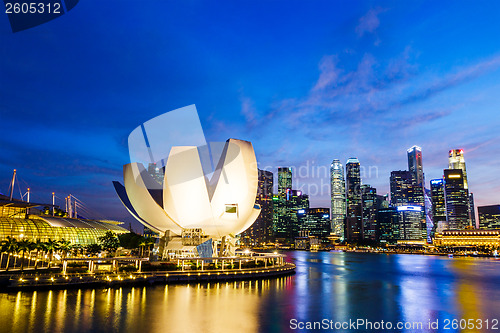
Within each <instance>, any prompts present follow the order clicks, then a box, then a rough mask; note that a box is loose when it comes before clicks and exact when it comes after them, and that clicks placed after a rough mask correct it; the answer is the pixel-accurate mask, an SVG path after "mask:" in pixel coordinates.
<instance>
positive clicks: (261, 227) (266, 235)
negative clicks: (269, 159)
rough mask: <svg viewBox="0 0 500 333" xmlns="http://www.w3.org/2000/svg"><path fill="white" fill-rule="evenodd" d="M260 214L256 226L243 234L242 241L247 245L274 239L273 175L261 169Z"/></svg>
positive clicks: (258, 190) (258, 202) (259, 188)
mask: <svg viewBox="0 0 500 333" xmlns="http://www.w3.org/2000/svg"><path fill="white" fill-rule="evenodd" d="M255 202H256V203H257V204H259V205H260V209H261V211H260V214H259V216H258V217H257V219H256V220H255V222H254V224H252V226H251V227H250V228H248V229H247V230H246V231H245V232H243V233H242V234H241V236H240V239H241V240H242V241H243V242H244V243H245V244H247V245H255V244H261V243H265V242H270V241H271V240H272V238H273V173H272V172H271V171H266V170H260V169H259V187H258V188H257V198H256V200H255Z"/></svg>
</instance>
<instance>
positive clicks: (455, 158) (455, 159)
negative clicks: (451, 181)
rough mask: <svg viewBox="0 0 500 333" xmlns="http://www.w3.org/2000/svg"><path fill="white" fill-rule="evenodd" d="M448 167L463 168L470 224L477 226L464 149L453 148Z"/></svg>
mask: <svg viewBox="0 0 500 333" xmlns="http://www.w3.org/2000/svg"><path fill="white" fill-rule="evenodd" d="M448 156H449V157H448V168H449V169H460V170H462V175H463V181H464V189H466V190H467V191H468V193H469V205H468V209H469V222H468V223H469V225H470V226H473V227H474V228H475V227H476V212H475V210H474V195H473V194H472V193H471V192H470V191H469V182H468V181H467V170H466V167H465V157H464V150H463V149H452V150H450V152H449V155H448Z"/></svg>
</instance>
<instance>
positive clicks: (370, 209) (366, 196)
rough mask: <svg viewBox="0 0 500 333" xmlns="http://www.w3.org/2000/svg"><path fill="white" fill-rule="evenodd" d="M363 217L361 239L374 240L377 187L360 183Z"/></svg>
mask: <svg viewBox="0 0 500 333" xmlns="http://www.w3.org/2000/svg"><path fill="white" fill-rule="evenodd" d="M361 202H362V217H363V239H367V240H373V241H374V240H375V239H376V234H375V232H376V228H377V189H376V188H374V187H371V186H370V185H361Z"/></svg>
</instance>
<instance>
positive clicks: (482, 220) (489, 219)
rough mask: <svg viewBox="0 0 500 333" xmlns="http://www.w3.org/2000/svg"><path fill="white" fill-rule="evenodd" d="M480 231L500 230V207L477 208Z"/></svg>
mask: <svg viewBox="0 0 500 333" xmlns="http://www.w3.org/2000/svg"><path fill="white" fill-rule="evenodd" d="M477 212H478V215H479V228H480V229H500V205H490V206H481V207H477Z"/></svg>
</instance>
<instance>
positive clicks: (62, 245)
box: [59, 238, 71, 258]
mask: <svg viewBox="0 0 500 333" xmlns="http://www.w3.org/2000/svg"><path fill="white" fill-rule="evenodd" d="M59 250H60V251H61V252H62V256H63V258H66V257H67V255H68V252H69V251H70V250H71V242H70V241H67V240H64V238H63V239H61V240H60V241H59Z"/></svg>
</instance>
